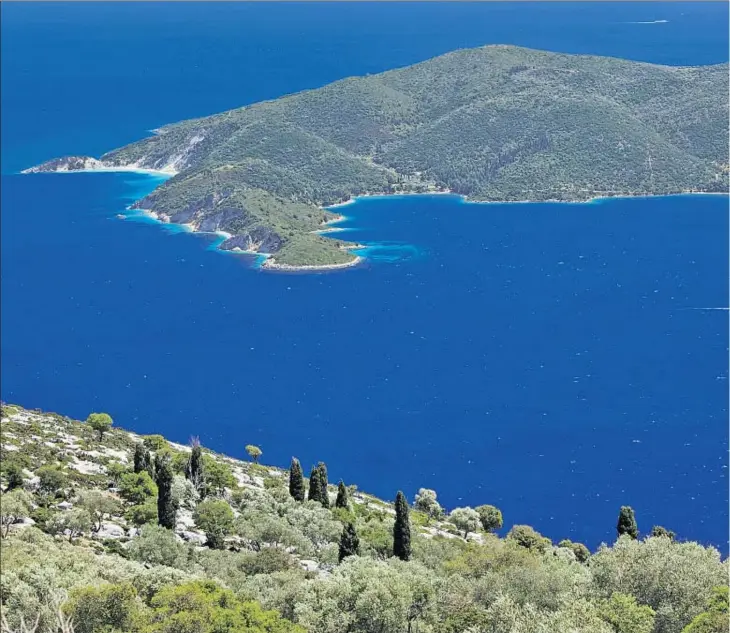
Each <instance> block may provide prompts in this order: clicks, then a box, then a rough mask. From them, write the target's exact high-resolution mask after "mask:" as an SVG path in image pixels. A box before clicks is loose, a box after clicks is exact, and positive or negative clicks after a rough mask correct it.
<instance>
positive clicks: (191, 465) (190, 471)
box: [185, 437, 205, 492]
mask: <svg viewBox="0 0 730 633" xmlns="http://www.w3.org/2000/svg"><path fill="white" fill-rule="evenodd" d="M190 444H191V446H192V450H191V451H190V458H189V459H188V464H187V466H186V467H185V477H186V478H187V479H188V480H189V481H190V482H191V483H192V484H193V486H195V489H196V490H197V491H198V492H202V490H203V484H204V481H205V480H204V475H203V450H202V448H201V446H200V440H199V439H198V438H197V437H194V438H192V439H191V440H190Z"/></svg>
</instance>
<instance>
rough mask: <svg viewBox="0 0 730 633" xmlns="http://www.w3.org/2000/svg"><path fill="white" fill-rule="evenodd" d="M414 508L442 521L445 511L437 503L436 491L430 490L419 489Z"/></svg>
mask: <svg viewBox="0 0 730 633" xmlns="http://www.w3.org/2000/svg"><path fill="white" fill-rule="evenodd" d="M413 507H414V508H415V509H416V510H419V511H420V512H423V513H425V514H427V515H428V516H429V517H431V518H432V519H440V518H441V517H442V516H443V514H444V509H443V508H442V507H441V505H440V504H439V502H438V501H436V491H435V490H430V489H429V488H420V489H419V491H418V493H417V494H416V499H415V503H414V504H413Z"/></svg>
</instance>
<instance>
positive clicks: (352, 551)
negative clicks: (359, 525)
mask: <svg viewBox="0 0 730 633" xmlns="http://www.w3.org/2000/svg"><path fill="white" fill-rule="evenodd" d="M359 555H360V539H359V538H358V536H357V532H356V531H355V526H354V525H353V524H352V523H348V524H347V525H345V527H344V528H343V530H342V536H340V562H342V561H343V560H344V559H345V557H347V556H359Z"/></svg>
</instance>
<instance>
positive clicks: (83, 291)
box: [0, 3, 728, 549]
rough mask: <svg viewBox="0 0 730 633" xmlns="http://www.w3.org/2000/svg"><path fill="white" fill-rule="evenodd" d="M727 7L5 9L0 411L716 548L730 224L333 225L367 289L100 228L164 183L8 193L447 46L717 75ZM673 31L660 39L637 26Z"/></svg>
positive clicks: (395, 211) (553, 214)
mask: <svg viewBox="0 0 730 633" xmlns="http://www.w3.org/2000/svg"><path fill="white" fill-rule="evenodd" d="M727 14H728V7H727V5H726V4H722V3H716V4H709V3H708V4H703V3H692V4H683V3H676V4H675V3H672V4H659V3H647V4H634V3H620V4H608V3H596V4H576V3H567V4H541V5H526V4H524V3H519V4H515V5H499V4H491V3H487V4H476V3H474V4H448V5H446V4H419V5H415V4H384V3H381V4H372V5H370V4H353V5H333V4H322V5H306V6H305V5H284V4H273V5H265V4H252V5H239V4H233V3H220V4H218V3H215V4H207V5H205V6H201V5H197V4H192V3H181V4H175V5H165V4H151V5H148V4H144V5H143V4H139V3H133V4H129V5H124V4H116V3H110V4H89V3H79V4H75V5H64V4H57V3H52V4H46V5H39V4H36V5H29V4H26V3H16V4H8V3H3V4H2V171H3V174H4V175H3V177H2V328H1V330H0V333H1V336H2V384H1V388H2V398H3V399H4V400H7V401H11V402H18V403H21V404H24V405H26V406H30V407H35V406H37V407H41V408H44V409H48V410H56V411H59V412H63V413H66V414H68V415H72V416H77V417H82V418H83V417H85V416H86V415H87V414H88V412H90V411H92V410H106V411H108V412H109V413H111V414H112V416H113V417H114V418H115V420H116V422H117V424H119V425H122V426H125V427H128V428H133V429H135V430H137V431H140V432H143V433H146V432H162V433H164V434H166V435H168V436H170V437H173V438H174V439H177V440H179V441H186V440H187V438H188V437H189V436H190V435H200V436H201V438H202V439H203V442H204V443H205V444H207V445H209V446H211V447H212V448H215V449H218V450H224V451H226V452H229V453H233V454H237V455H243V446H244V445H245V444H246V443H255V444H259V445H260V446H261V447H262V448H263V450H264V458H265V461H268V462H270V463H276V464H280V465H286V464H287V463H288V460H289V458H290V456H291V455H293V454H295V455H297V456H299V457H300V458H301V459H302V461H303V463H304V464H305V466H307V465H309V464H311V463H313V462H315V461H316V460H320V459H322V460H324V461H326V462H327V464H328V466H329V470H330V476H331V478H333V479H338V478H340V477H343V478H344V479H345V480H346V481H348V482H350V481H353V482H357V483H358V484H359V485H360V486H361V487H362V488H363V489H366V490H368V491H371V492H374V493H377V494H380V495H383V496H386V497H392V496H393V495H394V493H395V490H396V489H398V488H402V489H403V490H404V491H405V492H406V493H407V494H408V496H409V497H412V495H413V494H414V493H415V492H416V490H417V489H418V487H421V486H426V487H433V488H435V489H436V490H437V491H438V493H439V498H440V499H441V500H442V501H443V502H444V503H445V504H446V505H447V506H448V507H454V506H455V505H463V504H478V503H495V504H497V505H499V506H500V507H501V508H502V509H503V511H504V513H505V520H506V522H507V524H508V526H509V525H512V524H513V523H530V524H533V525H534V526H535V527H537V528H538V529H539V530H541V531H542V532H543V533H545V534H547V535H549V536H551V537H553V538H555V539H558V538H562V537H566V536H568V537H571V538H575V539H580V540H583V541H585V542H587V543H588V544H589V545H591V546H595V545H596V544H597V543H598V542H600V541H601V540H607V539H611V538H612V536H613V533H614V532H613V530H614V525H615V519H616V515H617V511H618V507H619V506H620V505H622V504H630V505H633V506H634V507H635V509H636V511H637V514H638V519H639V523H640V527H641V528H643V529H644V530H647V531H648V530H649V529H650V528H651V525H652V524H654V523H661V524H664V525H666V526H668V527H670V528H672V529H675V530H676V531H678V532H679V533H680V535H682V536H685V537H687V538H694V539H699V540H702V541H705V542H713V543H715V544H718V545H720V546H722V547H723V549H726V540H727V523H728V509H727V508H728V498H727V497H728V495H727V466H728V463H727V454H728V430H727V416H728V412H727V399H728V380H727V378H728V375H727V353H728V312H727V311H723V310H697V309H695V308H710V307H727V306H728V291H727V262H728V215H727V198H723V197H717V196H683V197H669V198H652V199H642V200H612V201H601V202H597V203H593V204H583V205H557V204H535V205H525V204H518V205H471V204H466V203H463V202H461V201H459V200H458V199H456V198H452V197H448V196H433V197H411V198H400V199H397V198H387V199H380V200H361V201H358V202H357V203H356V204H354V205H351V206H349V207H346V208H345V209H344V212H345V213H346V214H347V215H348V216H349V217H350V220H349V221H348V223H347V224H346V225H345V226H347V227H349V229H350V231H349V233H342V234H341V235H340V237H347V236H348V235H349V236H351V238H352V239H353V240H357V241H360V242H364V243H367V244H372V245H374V247H373V248H371V249H369V251H368V255H369V260H368V264H367V265H366V266H365V267H363V268H361V269H356V270H349V271H346V272H337V273H330V274H304V275H282V274H266V273H261V272H258V271H256V270H253V269H252V268H251V267H250V262H249V261H248V260H246V259H245V258H241V257H236V256H231V255H227V254H222V253H219V252H217V251H215V250H212V249H211V248H210V246H211V239H212V238H210V237H204V236H193V235H189V234H185V233H181V232H179V231H178V232H174V231H170V230H166V229H163V228H162V227H160V226H159V225H156V224H150V223H145V222H140V221H133V220H126V221H121V220H118V219H116V217H115V216H116V214H117V213H119V212H120V211H122V210H123V209H124V207H125V206H126V205H127V204H128V203H129V202H130V201H131V200H133V199H135V198H137V197H139V196H140V195H142V193H143V192H144V191H145V190H148V189H149V188H150V187H152V186H154V180H152V179H150V178H149V177H146V176H139V175H134V174H75V175H39V176H18V175H12V174H13V172H16V171H17V170H19V169H21V168H23V167H26V166H28V165H30V164H33V163H35V162H39V161H41V160H44V159H47V158H50V157H52V156H56V155H60V154H65V153H89V154H99V153H101V152H103V151H106V150H108V149H111V148H113V147H116V146H118V145H120V144H122V143H125V142H128V141H131V140H135V139H136V138H139V137H140V136H142V135H144V133H145V130H148V129H151V128H154V127H156V126H159V125H161V124H163V123H167V122H171V121H175V120H178V119H181V118H184V117H188V116H200V115H205V114H208V113H211V112H215V111H218V110H221V109H224V108H227V107H234V106H238V105H241V104H244V103H247V102H252V101H256V100H260V99H263V98H272V97H276V96H279V95H281V94H283V93H287V92H292V91H295V90H300V89H303V88H308V87H315V86H318V85H322V84H324V83H326V82H328V81H331V80H334V79H337V78H340V77H343V76H347V75H352V74H362V73H365V72H377V71H379V70H383V69H386V68H390V67H394V66H399V65H404V64H407V63H412V62H415V61H419V60H421V59H425V58H428V57H430V56H433V55H436V54H439V53H442V52H445V51H447V50H451V49H454V48H458V47H463V46H475V45H479V44H485V43H493V42H501V43H515V44H521V45H526V46H534V47H541V48H548V49H552V50H561V51H568V52H584V53H585V52H590V53H597V54H611V55H616V56H622V57H628V58H632V59H640V60H644V61H653V62H661V63H671V64H702V63H714V62H721V61H726V60H727V50H728V42H727V31H726V24H727ZM652 20H668V22H666V23H659V24H633V22H646V21H652Z"/></svg>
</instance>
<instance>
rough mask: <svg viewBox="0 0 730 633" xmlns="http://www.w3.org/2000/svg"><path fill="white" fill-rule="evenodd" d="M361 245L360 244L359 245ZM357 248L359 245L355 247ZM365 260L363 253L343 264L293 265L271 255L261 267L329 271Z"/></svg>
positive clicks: (297, 270)
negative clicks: (280, 261) (277, 261)
mask: <svg viewBox="0 0 730 633" xmlns="http://www.w3.org/2000/svg"><path fill="white" fill-rule="evenodd" d="M358 246H360V245H358ZM355 248H357V246H356V247H355ZM364 261H365V258H364V257H363V256H361V255H355V259H353V260H352V261H349V262H344V263H342V264H320V265H306V264H304V265H301V266H293V265H291V264H277V263H276V258H275V257H273V256H271V255H269V256H268V258H267V259H266V260H265V261H264V262H263V263H262V264H261V266H260V267H259V268H261V269H262V270H272V271H283V272H306V271H315V272H316V271H327V270H340V269H342V268H352V267H353V266H358V265H360V264H361V263H362V262H364Z"/></svg>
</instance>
